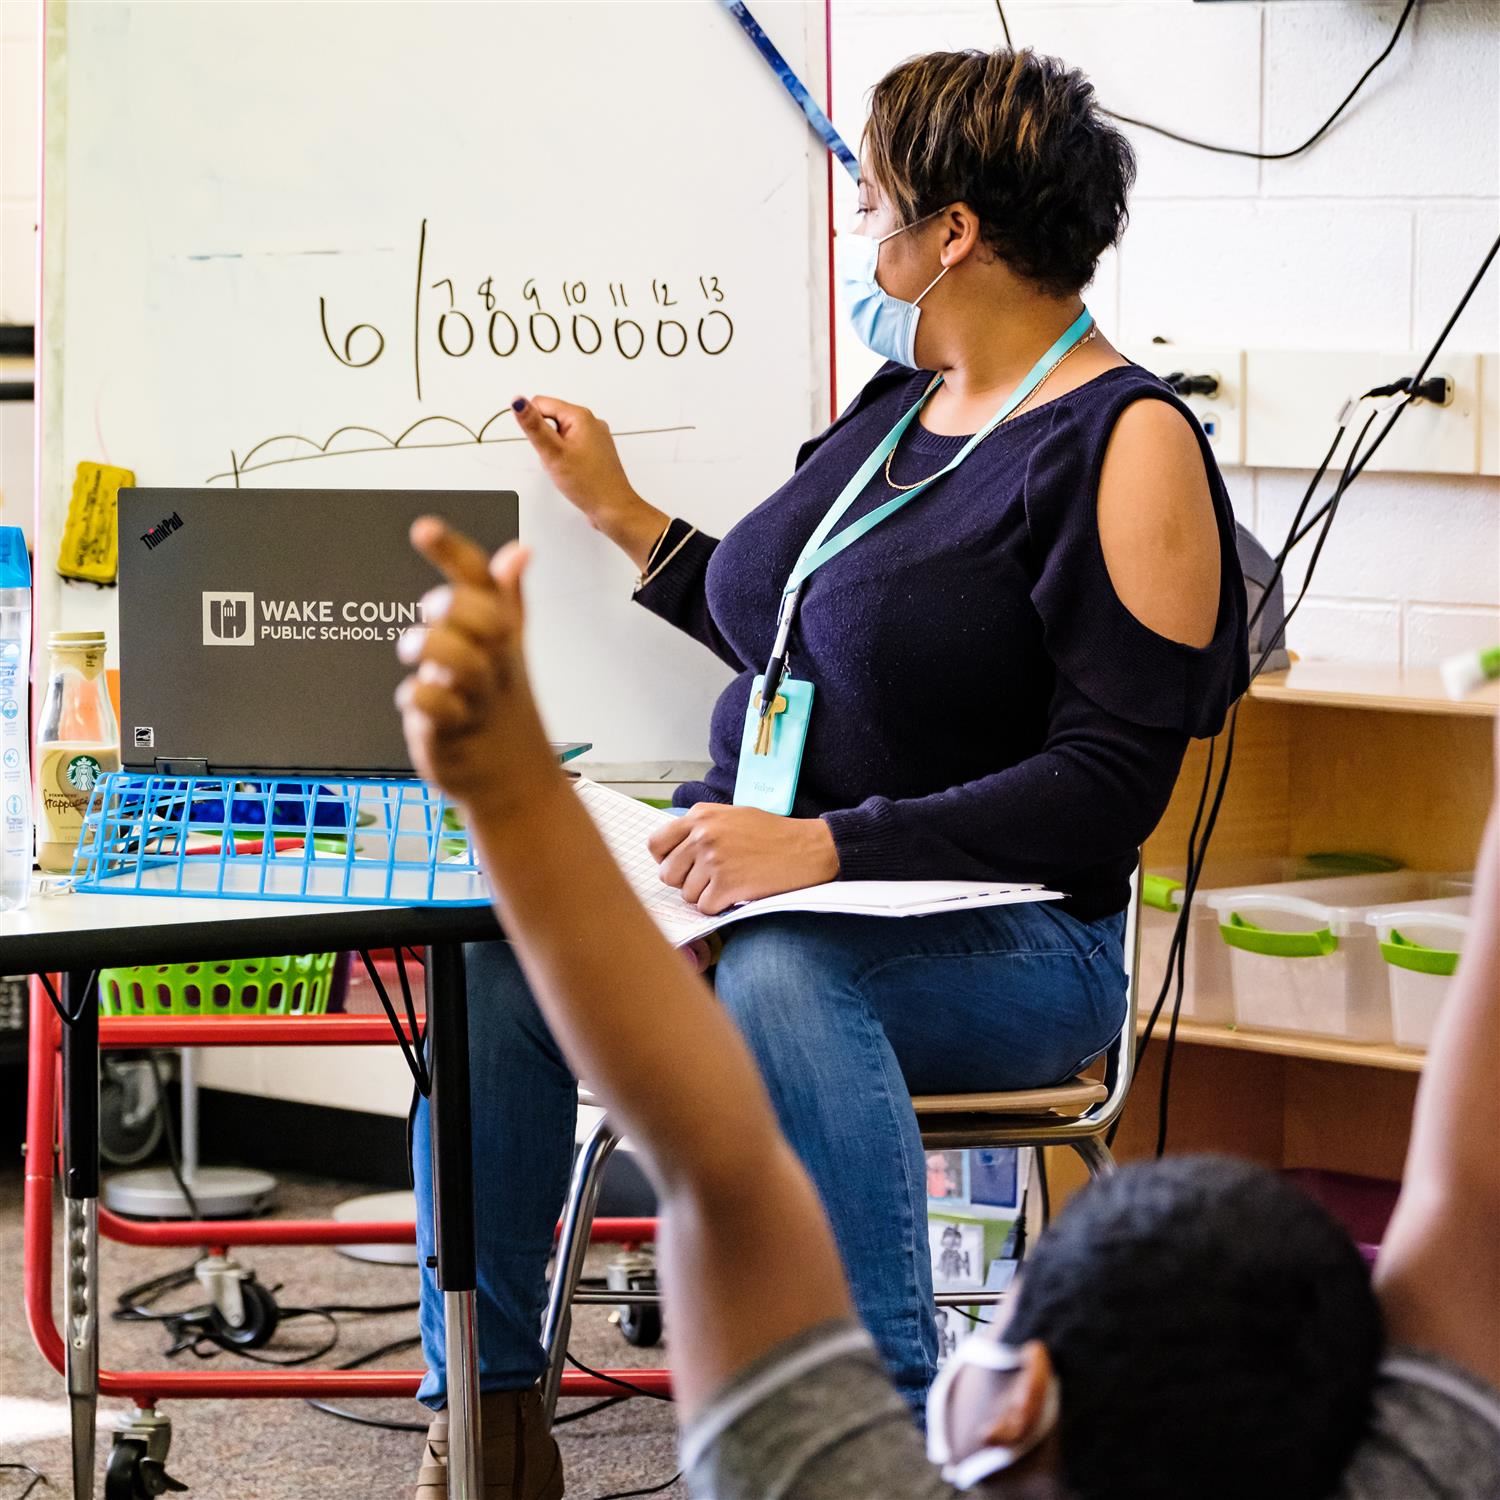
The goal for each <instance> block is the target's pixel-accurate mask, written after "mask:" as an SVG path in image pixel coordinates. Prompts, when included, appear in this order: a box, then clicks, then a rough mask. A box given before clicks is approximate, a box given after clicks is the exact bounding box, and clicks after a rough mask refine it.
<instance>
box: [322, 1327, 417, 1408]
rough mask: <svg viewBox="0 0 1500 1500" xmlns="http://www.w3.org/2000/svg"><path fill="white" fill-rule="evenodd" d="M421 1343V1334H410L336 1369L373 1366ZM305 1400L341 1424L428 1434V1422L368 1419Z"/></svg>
mask: <svg viewBox="0 0 1500 1500" xmlns="http://www.w3.org/2000/svg"><path fill="white" fill-rule="evenodd" d="M421 1342H422V1336H421V1334H419V1333H417V1334H408V1335H407V1336H406V1337H405V1338H404V1339H393V1340H392V1341H391V1342H390V1343H389V1344H382V1345H381V1346H380V1347H379V1348H378V1349H371V1350H369V1351H368V1353H365V1354H356V1355H355V1356H354V1358H353V1359H346V1360H345V1361H344V1363H343V1364H341V1365H337V1366H335V1368H336V1369H340V1370H358V1369H360V1368H361V1367H362V1366H364V1365H373V1364H374V1363H375V1361H376V1360H377V1359H384V1358H385V1356H386V1355H387V1354H399V1353H400V1352H401V1350H403V1349H410V1348H412V1347H413V1346H415V1345H417V1344H420V1343H421ZM303 1400H304V1404H305V1405H307V1406H310V1407H312V1409H313V1410H314V1411H320V1412H323V1413H324V1414H325V1415H326V1416H330V1417H337V1418H338V1419H339V1420H340V1421H341V1422H353V1423H355V1424H356V1425H358V1426H360V1427H380V1428H384V1429H385V1430H386V1431H388V1432H426V1431H427V1428H428V1424H427V1423H426V1422H404V1421H400V1420H399V1419H395V1418H392V1419H390V1420H386V1419H385V1418H382V1417H367V1416H365V1415H364V1413H363V1412H357V1411H348V1410H346V1409H345V1408H344V1407H342V1406H334V1405H333V1404H332V1403H331V1402H328V1401H315V1400H313V1398H312V1397H310V1396H308V1397H304V1398H303Z"/></svg>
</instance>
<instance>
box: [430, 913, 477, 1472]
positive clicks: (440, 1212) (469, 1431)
mask: <svg viewBox="0 0 1500 1500" xmlns="http://www.w3.org/2000/svg"><path fill="white" fill-rule="evenodd" d="M427 1040H428V1054H427V1055H428V1058H429V1060H430V1062H429V1066H430V1069H431V1074H432V1097H431V1101H430V1112H429V1116H428V1118H429V1119H430V1121H431V1135H432V1198H433V1204H432V1209H433V1214H432V1216H433V1225H434V1229H435V1235H434V1238H435V1239H436V1242H437V1283H438V1286H439V1288H440V1289H441V1290H442V1293H443V1314H444V1317H445V1319H446V1322H447V1330H448V1344H447V1366H448V1496H449V1500H482V1496H483V1494H484V1476H483V1462H482V1456H481V1451H480V1450H481V1444H480V1432H479V1348H478V1343H477V1341H476V1338H475V1328H474V1288H475V1284H476V1279H477V1275H476V1271H475V1265H474V1158H473V1150H472V1144H473V1140H472V1131H471V1124H470V1118H469V999H468V993H467V990H466V989H465V980H464V954H463V949H462V947H460V946H459V945H458V944H457V943H442V944H434V945H433V946H432V947H430V948H428V950H427Z"/></svg>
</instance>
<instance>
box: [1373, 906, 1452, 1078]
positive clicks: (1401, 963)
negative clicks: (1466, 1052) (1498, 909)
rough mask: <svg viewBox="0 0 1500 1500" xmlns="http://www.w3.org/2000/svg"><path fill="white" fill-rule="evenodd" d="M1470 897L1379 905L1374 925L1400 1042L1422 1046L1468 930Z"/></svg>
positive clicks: (1427, 1042) (1445, 994)
mask: <svg viewBox="0 0 1500 1500" xmlns="http://www.w3.org/2000/svg"><path fill="white" fill-rule="evenodd" d="M1469 904H1470V902H1469V897H1468V896H1454V897H1451V898H1449V899H1447V900H1437V901H1413V902H1408V903H1407V904H1406V905H1404V906H1378V907H1376V908H1375V909H1374V910H1373V911H1371V912H1369V913H1368V914H1367V916H1366V920H1367V921H1368V922H1369V924H1370V926H1371V927H1373V928H1374V929H1375V939H1376V942H1377V943H1378V944H1379V945H1380V956H1381V957H1382V958H1383V959H1384V960H1385V966H1386V977H1387V979H1388V980H1389V981H1390V987H1391V1032H1392V1037H1393V1040H1394V1041H1395V1043H1396V1045H1397V1046H1398V1047H1410V1048H1412V1049H1414V1050H1416V1051H1426V1049H1427V1048H1428V1047H1429V1046H1430V1045H1431V1043H1432V1031H1433V1027H1434V1026H1436V1025H1437V1018H1438V1012H1439V1011H1440V1010H1441V1009H1442V1008H1443V1002H1444V1001H1445V1000H1446V999H1447V998H1448V991H1449V990H1450V989H1452V987H1453V974H1454V971H1455V970H1456V969H1457V968H1458V960H1459V955H1460V954H1461V953H1462V951H1463V946H1464V939H1465V937H1467V935H1468V931H1469Z"/></svg>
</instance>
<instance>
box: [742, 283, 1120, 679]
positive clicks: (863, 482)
mask: <svg viewBox="0 0 1500 1500" xmlns="http://www.w3.org/2000/svg"><path fill="white" fill-rule="evenodd" d="M1093 324H1094V315H1093V314H1092V313H1091V312H1090V311H1089V310H1088V308H1084V310H1083V311H1082V312H1081V313H1079V315H1078V317H1077V318H1076V319H1074V321H1073V323H1072V324H1071V325H1070V326H1069V328H1068V329H1067V331H1066V332H1065V333H1064V334H1063V335H1062V337H1061V338H1059V339H1058V341H1057V342H1056V343H1055V344H1053V346H1052V347H1051V348H1050V349H1049V350H1048V351H1047V352H1046V353H1045V354H1044V355H1042V357H1041V358H1040V359H1039V360H1037V362H1036V363H1035V364H1034V365H1033V366H1032V367H1031V370H1030V372H1029V373H1028V374H1027V376H1026V378H1025V379H1024V380H1023V381H1022V382H1021V383H1020V385H1018V386H1017V387H1016V388H1015V390H1013V391H1012V392H1011V393H1010V395H1009V396H1007V397H1006V398H1005V402H1004V404H1003V405H1002V406H1001V408H1000V410H999V411H997V412H996V413H995V415H994V416H993V417H991V418H990V420H989V421H988V422H986V423H985V424H984V426H983V427H982V428H981V429H980V430H979V431H978V432H976V433H975V434H974V436H973V437H971V438H970V439H969V441H968V442H967V443H965V444H964V445H963V447H962V448H960V449H959V450H958V452H957V453H955V454H954V455H953V457H952V458H950V459H949V460H948V462H947V463H946V464H944V465H943V467H942V468H941V469H939V470H938V471H937V473H936V474H930V475H928V477H927V478H926V479H924V480H923V481H922V482H921V483H920V484H916V485H913V486H912V488H911V489H909V490H903V491H902V492H901V493H900V494H899V495H897V496H895V497H894V498H893V499H890V500H887V501H886V502H885V504H884V505H877V506H876V507H875V509H874V510H872V511H870V512H869V514H868V515H863V516H861V517H860V518H859V520H857V521H851V522H850V524H849V525H848V526H846V527H845V528H844V529H843V530H842V531H841V532H839V534H838V535H837V536H834V535H833V534H832V533H833V528H834V527H835V526H837V525H838V523H839V522H840V521H841V520H842V519H843V518H844V516H845V514H846V513H847V511H848V509H849V507H850V506H851V505H853V504H854V502H855V501H856V500H857V499H858V498H859V497H860V496H861V495H862V494H863V493H864V492H865V488H866V487H867V486H868V485H869V483H870V481H871V479H873V478H874V477H875V471H876V470H877V469H879V468H880V466H881V465H882V464H883V463H884V462H885V461H886V459H887V458H889V457H890V455H891V454H892V453H893V452H895V449H896V445H897V443H899V442H900V441H901V437H902V434H904V433H905V431H906V429H907V428H908V427H910V426H911V424H912V423H913V422H914V421H916V419H917V413H918V412H920V411H921V410H922V408H923V407H924V406H926V405H927V402H928V401H929V399H930V398H931V396H932V393H933V392H934V391H935V390H936V389H937V388H938V386H940V385H941V384H942V381H943V377H942V376H941V375H939V376H937V377H936V378H935V379H934V380H933V382H932V384H931V385H929V386H928V387H927V389H926V390H925V391H923V392H922V394H921V396H920V397H919V398H918V400H917V401H916V403H915V404H914V405H913V406H912V408H911V410H910V411H908V412H907V413H906V414H905V415H904V416H903V417H902V418H901V420H900V421H899V422H897V423H896V425H895V426H894V427H892V428H891V430H890V431H889V432H888V433H887V434H886V435H885V437H884V438H883V439H882V440H881V442H880V443H879V444H878V446H877V447H876V449H875V451H874V452H873V453H871V454H870V456H869V457H868V458H867V459H866V460H865V461H864V463H862V464H861V465H860V466H859V469H858V471H857V472H856V473H855V475H854V477H853V478H852V479H851V480H850V481H849V482H848V484H846V485H845V486H844V488H843V491H842V492H841V493H840V495H839V497H838V499H837V500H835V501H834V502H833V504H832V505H831V506H830V507H829V510H828V514H827V515H825V516H824V517H823V519H822V520H821V521H819V522H818V525H817V528H816V529H815V530H814V532H813V534H812V535H811V536H810V537H809V538H808V539H807V545H806V546H805V547H803V549H802V554H801V556H799V557H798V559H797V565H796V567H794V568H793V569H792V573H791V577H790V578H788V579H787V581H786V588H785V589H783V590H782V595H781V611H780V614H779V616H778V617H777V621H776V643H775V645H774V646H773V647H772V651H771V661H770V664H769V665H768V666H767V668H766V687H765V691H764V695H763V700H762V701H763V702H764V703H765V704H767V705H769V704H770V702H771V700H772V699H773V698H774V697H775V696H776V689H777V687H778V686H779V685H780V683H781V679H782V677H783V676H784V675H785V673H786V662H787V642H788V640H789V639H790V636H791V630H792V622H793V621H794V620H795V619H796V615H797V604H798V601H799V599H800V597H801V593H802V585H803V584H804V583H806V582H807V580H808V579H809V578H811V577H812V575H813V574H814V573H816V572H817V571H818V569H819V568H821V567H822V566H823V564H824V563H826V562H830V561H831V560H832V559H833V558H835V557H837V556H838V555H839V553H840V552H842V551H844V549H845V548H847V547H851V546H853V545H854V543H855V542H857V541H858V540H859V539H860V538H861V537H862V536H867V535H868V534H869V533H870V532H872V531H873V530H874V529H875V528H876V527H877V526H879V525H880V523H881V522H882V521H885V520H889V519H890V517H891V516H893V515H895V514H896V512H897V511H898V510H900V509H901V507H902V506H903V505H910V504H911V502H912V501H913V500H915V499H916V498H917V496H918V495H920V494H921V493H922V492H923V491H924V490H925V489H927V487H928V486H929V485H932V484H936V483H937V481H938V480H939V479H941V478H942V477H943V475H945V474H951V473H952V472H953V470H954V469H956V468H957V467H958V466H959V465H960V464H961V463H962V462H963V461H964V460H965V459H966V458H967V457H968V456H969V455H970V454H971V453H972V452H973V451H974V450H975V449H976V448H977V447H978V446H979V445H980V444H981V443H982V442H983V441H984V440H985V439H986V438H987V437H988V436H989V435H990V434H991V433H992V432H993V431H994V430H995V429H996V428H997V427H998V426H999V425H1000V424H1001V423H1002V422H1003V421H1004V420H1005V419H1006V418H1007V417H1008V416H1009V415H1010V414H1011V413H1012V412H1013V411H1015V409H1016V408H1017V407H1018V406H1020V405H1021V403H1022V402H1023V401H1025V400H1026V399H1027V397H1028V396H1030V395H1031V393H1032V392H1033V391H1034V390H1036V388H1037V387H1038V386H1039V385H1040V384H1041V383H1042V381H1043V380H1045V379H1046V378H1047V375H1048V373H1049V372H1050V371H1051V370H1052V367H1053V366H1054V365H1055V364H1056V363H1057V362H1058V360H1060V359H1061V358H1062V357H1063V355H1065V354H1067V353H1068V352H1069V351H1070V350H1071V349H1072V348H1073V346H1074V345H1075V344H1077V343H1079V342H1081V340H1082V339H1083V338H1084V337H1085V336H1086V335H1087V334H1088V331H1089V329H1090V328H1092V327H1093Z"/></svg>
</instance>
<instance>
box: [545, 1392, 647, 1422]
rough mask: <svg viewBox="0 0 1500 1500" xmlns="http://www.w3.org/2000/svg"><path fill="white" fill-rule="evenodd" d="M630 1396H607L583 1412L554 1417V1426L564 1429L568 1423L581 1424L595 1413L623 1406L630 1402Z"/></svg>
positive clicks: (585, 1408) (571, 1412)
mask: <svg viewBox="0 0 1500 1500" xmlns="http://www.w3.org/2000/svg"><path fill="white" fill-rule="evenodd" d="M629 1400H630V1397H629V1396H605V1397H604V1398H603V1399H602V1400H600V1401H595V1402H594V1403H593V1405H592V1406H585V1407H584V1408H583V1410H582V1411H570V1412H568V1413H567V1414H566V1415H565V1416H561V1417H553V1419H552V1425H553V1426H554V1427H562V1426H564V1425H566V1424H567V1423H568V1422H581V1421H583V1419H584V1418H585V1417H591V1416H593V1415H594V1413H595V1412H600V1411H608V1410H609V1409H610V1407H612V1406H621V1405H623V1404H624V1403H625V1402H626V1401H629Z"/></svg>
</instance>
